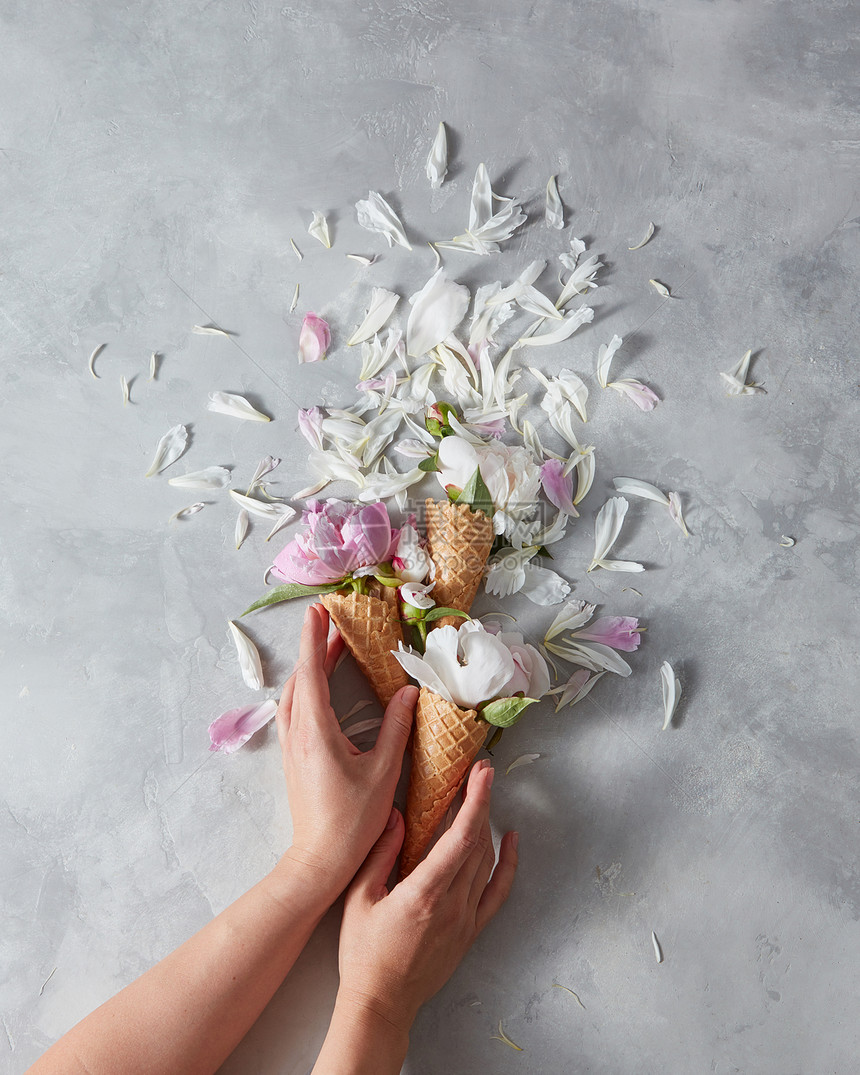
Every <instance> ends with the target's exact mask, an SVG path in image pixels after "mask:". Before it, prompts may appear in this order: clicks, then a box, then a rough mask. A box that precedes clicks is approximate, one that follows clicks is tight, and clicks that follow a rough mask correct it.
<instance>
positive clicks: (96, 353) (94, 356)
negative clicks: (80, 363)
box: [87, 343, 107, 380]
mask: <svg viewBox="0 0 860 1075" xmlns="http://www.w3.org/2000/svg"><path fill="white" fill-rule="evenodd" d="M106 347H107V344H106V343H100V344H99V345H98V347H95V348H93V350H92V353H91V354H90V357H89V360H88V361H87V369H88V370H89V371H90V373H91V374H92V375H93V377H95V379H96V380H98V379H99V375H98V374H97V373H96V359H97V358H98V356H99V355H100V354H101V353H102V351H104V349H105V348H106Z"/></svg>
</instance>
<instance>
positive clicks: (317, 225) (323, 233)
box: [308, 210, 331, 250]
mask: <svg viewBox="0 0 860 1075" xmlns="http://www.w3.org/2000/svg"><path fill="white" fill-rule="evenodd" d="M308 235H312V236H313V237H314V239H317V240H318V241H319V242H321V243H322V244H323V246H324V247H325V248H326V250H331V236H330V235H329V230H328V221H327V220H326V218H325V217H324V216H323V215H322V213H320V212H319V211H318V210H314V218H313V220H312V221H311V223H310V227H309V228H308Z"/></svg>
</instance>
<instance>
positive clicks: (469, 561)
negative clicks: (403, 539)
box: [426, 500, 493, 627]
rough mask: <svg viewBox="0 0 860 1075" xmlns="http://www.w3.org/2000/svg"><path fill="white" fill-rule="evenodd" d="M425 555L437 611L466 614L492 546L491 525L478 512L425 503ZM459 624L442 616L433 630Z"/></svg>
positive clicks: (458, 621)
mask: <svg viewBox="0 0 860 1075" xmlns="http://www.w3.org/2000/svg"><path fill="white" fill-rule="evenodd" d="M426 507H427V551H428V553H429V554H430V558H431V560H432V561H433V565H434V567H435V570H436V575H435V580H436V585H435V586H434V587H433V599H434V601H435V602H436V604H437V605H438V606H440V607H442V606H447V607H448V608H459V609H460V610H461V611H463V612H468V611H469V609H470V608H471V607H472V602H473V601H474V600H475V594H476V593H477V592H478V587H479V586H480V584H481V578H482V576H483V574H484V566H485V564H486V563H487V559H488V557H489V555H490V549H491V548H492V545H493V523H492V520H490V519H488V518H487V516H486V515H485V514H484V513H483V512H482V511H472V509H471V508H470V507H468V505H466V504H452V503H451V502H450V501H448V500H443V501H441V502H439V503H436V501H434V500H427V501H426ZM462 622H463V621H462V620H461V619H459V618H458V617H456V616H445V617H443V618H442V619H441V620H438V621H437V622H436V624H435V626H437V627H441V626H444V625H445V624H451V625H452V626H454V627H458V626H459V625H460V624H461V623H462Z"/></svg>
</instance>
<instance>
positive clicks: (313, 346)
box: [299, 314, 331, 362]
mask: <svg viewBox="0 0 860 1075" xmlns="http://www.w3.org/2000/svg"><path fill="white" fill-rule="evenodd" d="M330 344H331V332H330V330H329V327H328V324H327V322H325V321H323V319H322V318H321V317H317V315H316V314H305V319H304V321H302V330H301V332H300V333H299V362H319V361H320V359H323V358H325V354H326V351H327V350H328V349H329V346H330Z"/></svg>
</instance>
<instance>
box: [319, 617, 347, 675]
mask: <svg viewBox="0 0 860 1075" xmlns="http://www.w3.org/2000/svg"><path fill="white" fill-rule="evenodd" d="M345 648H346V643H345V642H344V640H343V638H342V637H341V634H340V631H338V629H337V628H336V627H335V628H333V629H332V630H331V631H330V632H329V637H328V647H327V649H326V655H325V665H324V667H325V674H326V679H331V674H332V672H334V670H335V668H336V667H337V662H338V661H339V660H340V658H341V656H342V654H343V651H344V649H345Z"/></svg>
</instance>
